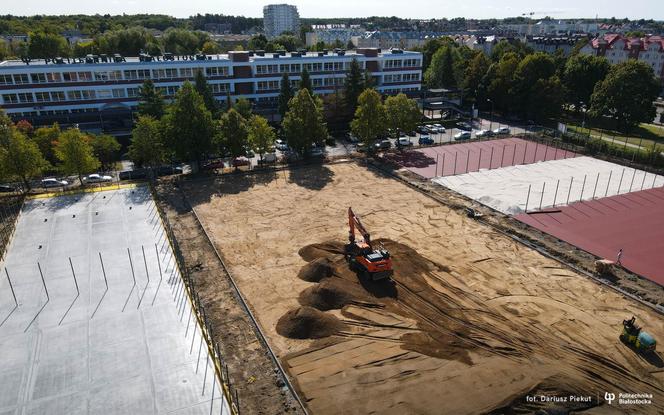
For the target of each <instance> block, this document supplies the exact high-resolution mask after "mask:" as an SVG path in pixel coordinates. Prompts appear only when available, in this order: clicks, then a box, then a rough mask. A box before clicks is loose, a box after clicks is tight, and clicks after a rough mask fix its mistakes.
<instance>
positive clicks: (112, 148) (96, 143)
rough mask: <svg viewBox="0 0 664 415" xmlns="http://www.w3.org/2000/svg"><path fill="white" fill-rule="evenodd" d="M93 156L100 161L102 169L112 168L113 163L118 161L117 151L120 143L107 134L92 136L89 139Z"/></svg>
mask: <svg viewBox="0 0 664 415" xmlns="http://www.w3.org/2000/svg"><path fill="white" fill-rule="evenodd" d="M90 144H92V150H93V152H94V155H95V157H96V158H97V159H98V160H99V161H100V162H101V168H102V169H103V170H104V171H109V170H112V169H113V165H114V164H115V162H116V161H118V152H119V151H120V147H121V146H120V143H118V140H116V138H115V137H113V136H112V135H108V134H101V135H95V136H92V140H91V141H90Z"/></svg>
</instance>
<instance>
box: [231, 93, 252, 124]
mask: <svg viewBox="0 0 664 415" xmlns="http://www.w3.org/2000/svg"><path fill="white" fill-rule="evenodd" d="M233 108H235V110H236V111H237V112H239V113H240V115H241V116H242V118H244V119H245V120H248V119H249V118H251V114H252V113H253V111H252V107H251V101H249V100H248V99H246V98H244V97H242V98H240V99H238V100H237V101H235V105H233Z"/></svg>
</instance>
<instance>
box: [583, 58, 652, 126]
mask: <svg viewBox="0 0 664 415" xmlns="http://www.w3.org/2000/svg"><path fill="white" fill-rule="evenodd" d="M661 88H662V85H661V84H660V82H659V81H658V80H657V79H655V76H654V74H653V71H652V68H651V67H650V66H649V65H648V64H646V63H644V62H641V61H635V60H628V61H626V62H623V63H619V64H617V65H614V66H613V67H611V70H610V71H609V74H608V75H607V76H606V78H605V79H604V80H603V81H600V82H598V83H597V85H596V86H595V90H594V92H593V94H592V96H591V99H590V102H591V106H590V113H591V115H593V116H595V117H599V116H610V117H613V118H614V119H615V120H616V124H617V126H618V127H619V128H620V129H622V130H624V131H628V130H629V129H630V128H632V127H634V126H636V125H637V124H638V123H640V122H650V121H651V120H652V119H653V118H654V117H655V107H654V105H653V102H654V101H655V100H656V99H657V95H658V94H659V92H660V91H661Z"/></svg>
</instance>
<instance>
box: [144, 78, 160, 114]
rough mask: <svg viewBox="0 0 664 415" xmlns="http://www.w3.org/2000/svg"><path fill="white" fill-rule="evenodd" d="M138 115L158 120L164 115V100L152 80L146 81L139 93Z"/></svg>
mask: <svg viewBox="0 0 664 415" xmlns="http://www.w3.org/2000/svg"><path fill="white" fill-rule="evenodd" d="M138 113H139V115H147V116H150V117H153V118H156V119H160V118H161V117H162V116H163V115H164V98H163V97H162V96H161V92H159V91H157V89H156V88H155V87H154V82H152V79H146V80H145V81H144V82H143V85H142V86H141V88H140V90H139V91H138Z"/></svg>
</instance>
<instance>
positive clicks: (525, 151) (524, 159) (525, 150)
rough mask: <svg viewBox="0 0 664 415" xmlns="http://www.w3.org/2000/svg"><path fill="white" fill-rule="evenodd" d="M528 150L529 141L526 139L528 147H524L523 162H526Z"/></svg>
mask: <svg viewBox="0 0 664 415" xmlns="http://www.w3.org/2000/svg"><path fill="white" fill-rule="evenodd" d="M527 152H528V142H527V141H526V148H524V149H523V159H522V160H521V164H526V153H527Z"/></svg>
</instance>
